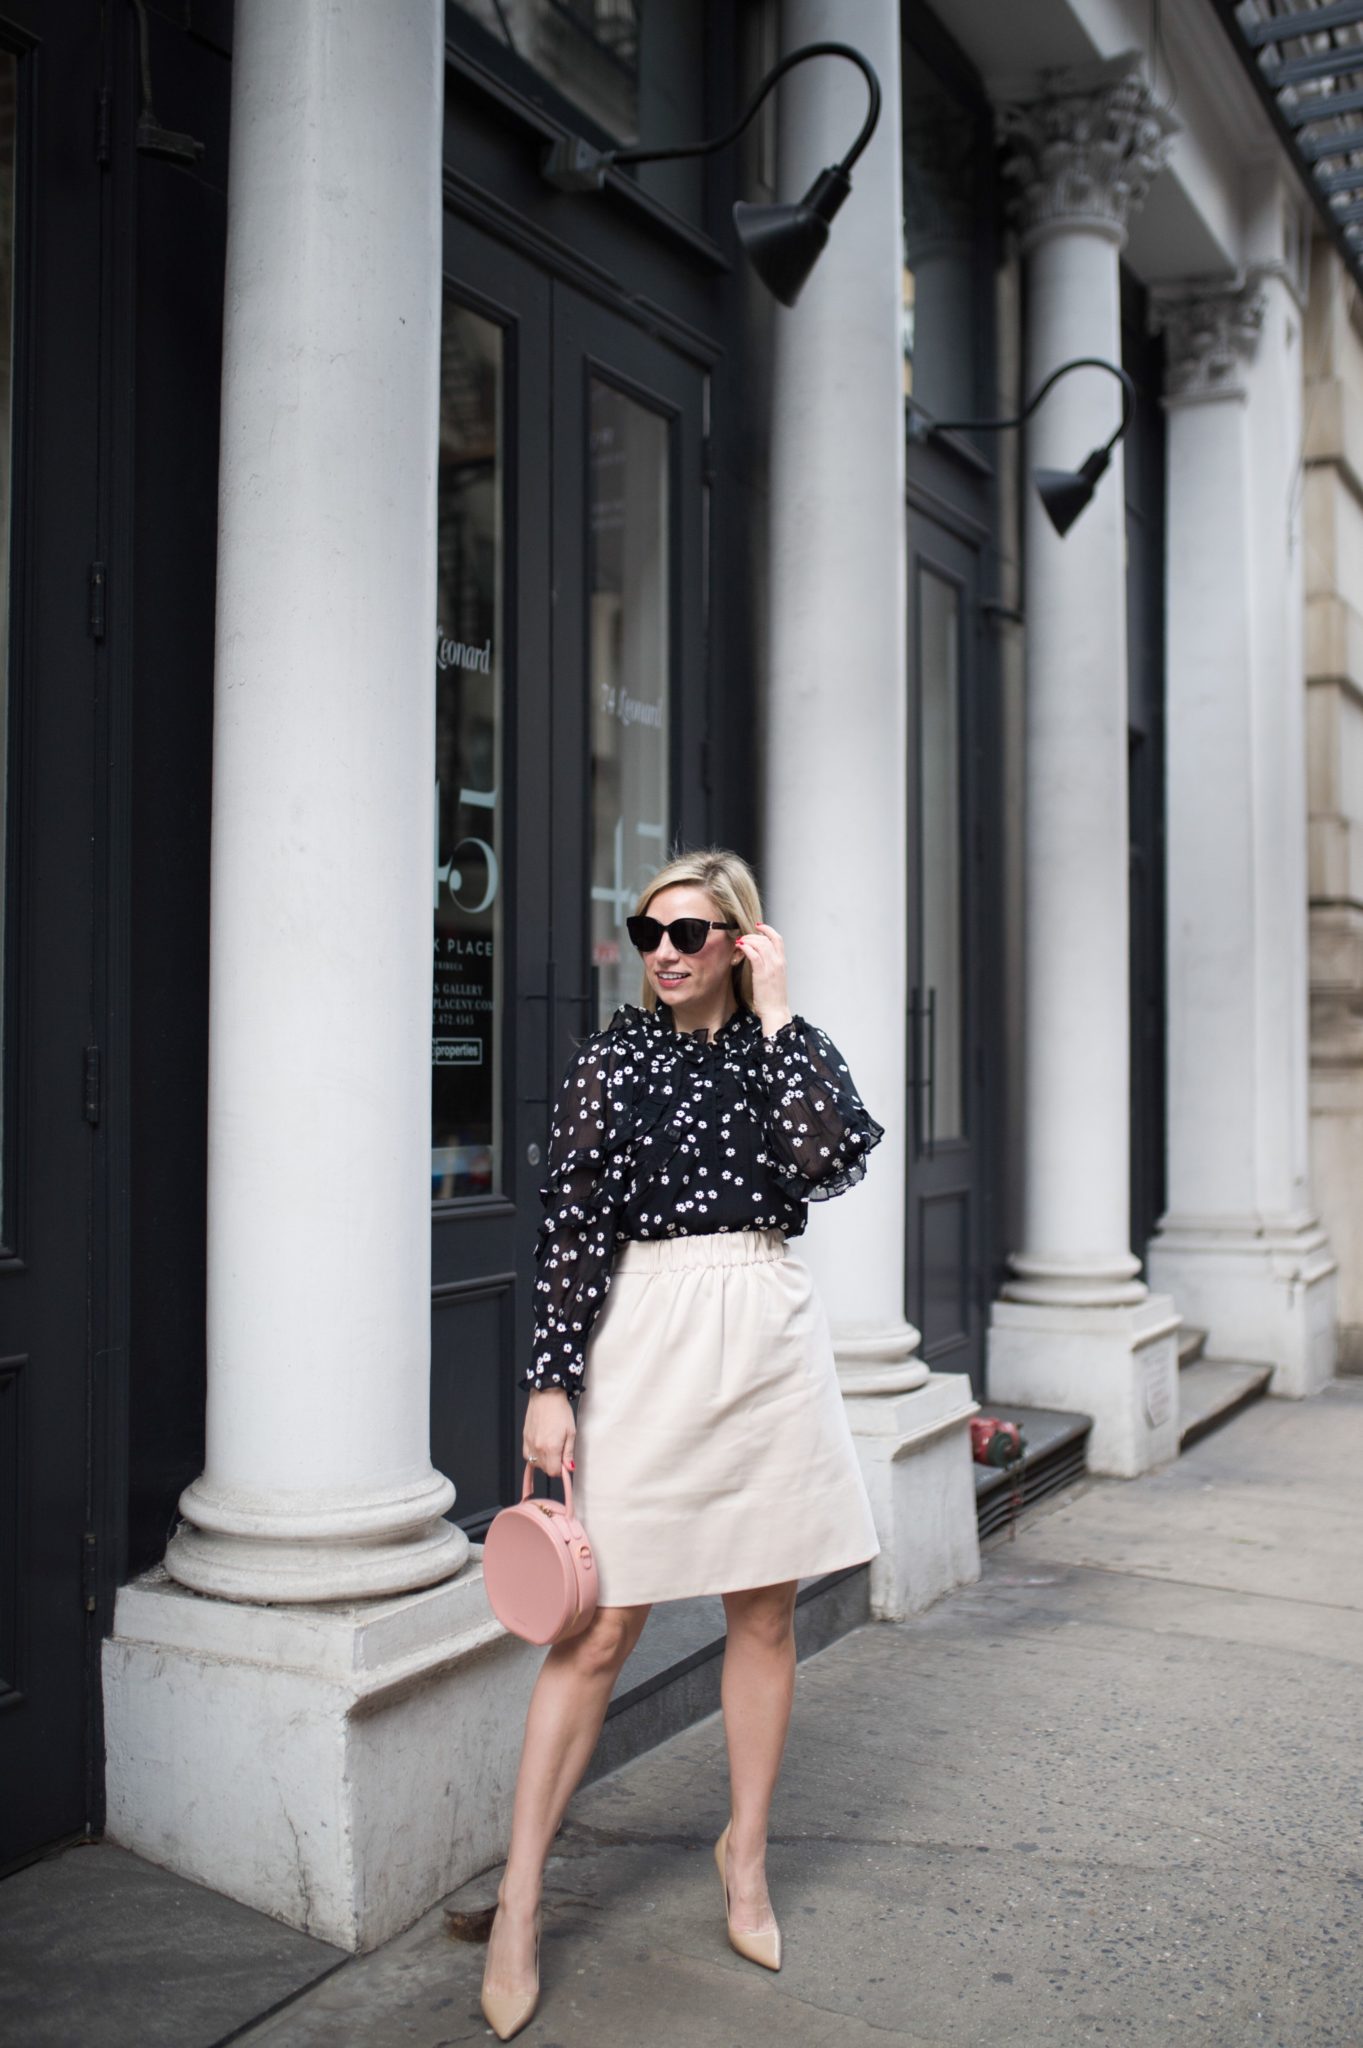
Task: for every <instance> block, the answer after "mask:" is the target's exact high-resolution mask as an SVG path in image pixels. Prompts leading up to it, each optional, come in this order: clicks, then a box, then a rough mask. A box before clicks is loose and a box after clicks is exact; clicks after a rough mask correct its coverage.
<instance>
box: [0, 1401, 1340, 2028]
mask: <svg viewBox="0 0 1363 2048" xmlns="http://www.w3.org/2000/svg"><path fill="white" fill-rule="evenodd" d="M1361 1473H1363V1380H1339V1381H1336V1382H1334V1383H1333V1384H1332V1385H1331V1386H1330V1387H1329V1388H1327V1389H1326V1391H1325V1392H1324V1393H1323V1394H1322V1395H1321V1396H1320V1397H1319V1398H1318V1399H1316V1400H1314V1401H1310V1402H1306V1403H1300V1404H1297V1403H1288V1402H1268V1401H1263V1402H1260V1403H1259V1404H1258V1405H1257V1406H1255V1407H1253V1408H1251V1409H1249V1410H1247V1411H1246V1412H1245V1413H1243V1414H1242V1415H1240V1416H1238V1417H1236V1419H1235V1420H1234V1421H1233V1422H1232V1423H1230V1424H1229V1425H1228V1426H1227V1427H1226V1428H1224V1429H1222V1430H1220V1431H1219V1432H1217V1433H1216V1434H1215V1435H1213V1436H1210V1437H1208V1438H1206V1439H1205V1440H1204V1441H1203V1442H1201V1443H1199V1444H1198V1445H1197V1446H1196V1447H1195V1448H1194V1449H1192V1450H1191V1451H1189V1452H1188V1453H1186V1454H1185V1456H1184V1457H1183V1458H1182V1459H1181V1460H1180V1461H1179V1462H1178V1464H1177V1465H1175V1466H1173V1467H1171V1468H1169V1469H1168V1470H1166V1471H1164V1472H1162V1473H1158V1474H1155V1475H1153V1476H1151V1477H1147V1478H1144V1479H1139V1480H1135V1481H1127V1482H1120V1481H1090V1482H1087V1483H1086V1484H1085V1485H1084V1486H1083V1487H1082V1488H1081V1489H1077V1490H1076V1492H1075V1493H1073V1494H1072V1495H1070V1496H1069V1497H1068V1498H1062V1499H1061V1500H1060V1501H1059V1502H1058V1503H1057V1504H1056V1505H1055V1506H1054V1507H1053V1508H1052V1510H1051V1511H1050V1512H1049V1513H1043V1514H1041V1515H1038V1516H1036V1517H1035V1518H1033V1520H1032V1521H1031V1522H1030V1523H1029V1525H1028V1526H1026V1527H1025V1528H1024V1529H1023V1531H1022V1532H1021V1533H1020V1534H1019V1535H1018V1536H1017V1537H1016V1539H1015V1540H1012V1541H1009V1540H1006V1539H1000V1540H998V1541H997V1542H996V1543H995V1544H994V1545H993V1546H992V1547H991V1548H990V1549H989V1550H987V1551H986V1554H985V1564H984V1573H983V1577H982V1579H981V1581H980V1583H979V1584H978V1585H976V1586H974V1587H971V1588H968V1589H966V1590H965V1591H963V1592H961V1593H958V1594H955V1595H953V1596H952V1597H950V1598H949V1599H947V1600H944V1601H943V1602H941V1603H940V1604H939V1605H938V1606H937V1607H935V1608H934V1609H933V1610H932V1611H931V1612H929V1613H928V1614H927V1615H925V1616H923V1617H921V1618H919V1619H918V1620H916V1621H913V1622H909V1623H906V1624H903V1625H901V1626H886V1625H883V1624H881V1625H875V1624H873V1625H868V1626H866V1627H862V1628H860V1629H858V1630H856V1631H855V1632H854V1633H853V1634H852V1635H850V1636H847V1637H844V1638H843V1639H842V1640H840V1641H839V1642H837V1643H835V1644H833V1645H832V1646H831V1647H830V1648H828V1649H826V1650H824V1651H822V1652H821V1653H819V1654H818V1655H817V1656H816V1657H814V1658H812V1659H811V1660H810V1661H809V1662H807V1663H805V1664H803V1665H802V1666H801V1669H800V1677H799V1682H798V1686H797V1695H796V1707H795V1718H794V1723H793V1726H792V1730H791V1738H790V1744H789V1749H788V1753H787V1763H786V1768H785V1772H784V1775H783V1777H782V1781H781V1787H780V1790H779V1793H778V1797H777V1805H776V1809H775V1813H774V1816H773V1828H772V1845H771V1854H770V1860H769V1874H770V1879H771V1888H772V1895H773V1899H774V1902H775V1905H776V1908H777V1911H778V1913H779V1914H780V1916H781V1920H782V1925H783V1928H784V1932H785V1956H786V1960H785V1967H784V1968H783V1970H782V1971H781V1972H780V1974H779V1975H777V1976H772V1975H769V1974H768V1973H766V1972H764V1971H760V1970H758V1969H756V1968H754V1967H753V1966H752V1965H751V1964H749V1963H745V1962H743V1961H742V1960H741V1959H740V1958H739V1957H737V1956H735V1955H734V1954H733V1953H732V1952H731V1951H730V1949H729V1948H728V1946H727V1944H726V1942H725V1939H724V1924H723V1914H722V1907H721V1901H720V1892H719V1880H718V1877H717V1875H716V1872H715V1869H714V1865H713V1862H712V1860H711V1855H710V1844H711V1842H712V1841H713V1839H714V1837H715V1836H716V1835H717V1834H718V1832H719V1830H720V1828H721V1826H722V1825H723V1822H724V1819H725V1815H726V1811H727V1806H726V1789H725V1787H726V1772H725V1760H724V1749H723V1735H722V1728H721V1725H720V1722H719V1720H718V1718H717V1717H715V1718H712V1719H711V1720H709V1721H706V1722H703V1723H701V1724H700V1725H699V1726H697V1727H695V1728H693V1729H690V1730H688V1731H687V1732H686V1733H684V1734H682V1735H680V1736H677V1737H676V1738H674V1739H673V1740H672V1741H670V1742H668V1743H667V1744H665V1745H664V1746H663V1747H662V1748H660V1749H657V1750H654V1751H652V1752H650V1753H649V1754H647V1755H645V1756H642V1757H640V1758H638V1759H637V1760H636V1761H634V1762H633V1763H630V1764H627V1765H626V1766H625V1767H624V1768H623V1769H621V1770H619V1771H618V1772H616V1773H614V1774H613V1775H612V1776H610V1777H608V1778H604V1779H602V1780H600V1781H599V1782H598V1783H596V1784H594V1785H591V1786H588V1787H586V1788H585V1789H584V1790H583V1791H581V1792H580V1793H579V1794H578V1796H577V1797H576V1798H575V1800H574V1801H573V1804H572V1806H571V1808H570V1810H569V1817H568V1820H567V1823H566V1824H565V1827H564V1830H563V1833H562V1835H561V1837H560V1841H559V1845H558V1853H557V1854H556V1856H555V1858H554V1859H553V1862H552V1863H551V1866H550V1870H549V1875H548V1886H547V1890H546V1895H545V1934H544V1950H543V1959H542V1977H543V1995H542V1999H541V2004H540V2010H539V2013H538V2014H537V2016H536V2018H535V2020H534V2021H533V2022H532V2024H531V2025H530V2026H529V2027H528V2028H527V2029H526V2030H525V2032H524V2033H523V2034H522V2035H521V2036H519V2037H518V2038H519V2039H520V2040H522V2041H524V2042H525V2044H526V2048H550V2044H556V2048H615V2044H619V2048H740V2044H741V2048H754V2044H756V2048H763V2044H768V2043H770V2044H773V2048H775V2044H779V2048H861V2044H869V2043H873V2042H874V2043H878V2044H884V2048H889V2044H892V2043H896V2042H905V2043H910V2042H911V2043H933V2044H942V2048H945V2044H952V2048H958V2044H959V2048H975V2044H984V2043H988V2044H991V2048H993V2044H1001V2048H1002V2044H1018V2048H1022V2044H1026V2048H1031V2044H1034V2043H1039V2042H1056V2043H1070V2042H1076V2043H1077V2042H1089V2041H1108V2042H1124V2043H1140V2044H1149V2048H1155V2044H1159V2048H1166V2044H1170V2043H1178V2044H1183V2043H1197V2044H1204V2043H1205V2044H1217V2048H1243V2044H1245V2043H1267V2044H1278V2048H1316V2044H1321V2048H1325V2044H1329V2048H1349V2044H1353V2048H1363V1745H1361V1744H1360V1723H1361V1722H1363V1480H1361V1479H1360V1474H1361ZM470 1890H471V1891H476V1888H470ZM299 1938H300V1939H301V1937H299ZM483 1954H484V1951H483V1949H482V1948H481V1947H480V1946H478V1945H477V1944H475V1943H470V1942H465V1941H460V1940H455V1939H452V1938H451V1936H450V1933H449V1931H448V1927H447V1922H446V1918H445V1914H444V1911H443V1909H441V1908H437V1909H435V1910H434V1911H433V1912H431V1913H429V1914H428V1915H427V1916H426V1917H425V1918H424V1919H423V1920H422V1921H420V1922H419V1923H418V1924H417V1925H416V1926H415V1927H413V1928H411V1929H410V1930H409V1931H408V1932H407V1933H406V1934H404V1935H402V1936H400V1937H399V1938H398V1939H397V1940H395V1941H393V1942H391V1943H389V1944H388V1945H387V1947H385V1948H384V1949H382V1950H379V1951H377V1952H376V1953H375V1954H373V1955H371V1956H365V1957H358V1958H353V1959H350V1960H347V1961H345V1962H343V1963H341V1965H340V1967H339V1968H331V1972H330V1974H329V1975H327V1976H325V1977H324V1978H322V1980H321V1981H320V1982H318V1983H316V1984H314V1985H313V1987H312V1988H311V1989H307V1990H304V1991H303V1992H302V1993H301V1995H299V1996H296V1997H294V1998H293V1999H292V2000H291V2002H290V2003H288V2004H287V2005H286V2006H285V2007H284V2008H283V2009H282V2010H278V2011H276V2012H275V2013H274V2014H273V2016H272V2017H269V2018H266V2019H263V2020H261V2021H259V2022H258V2023H256V2024H251V2025H247V2026H246V2027H245V2028H243V2029H240V2030H236V2031H234V2032H233V2034H232V2035H231V2036H230V2037H227V2038H232V2039H236V2040H241V2041H243V2042H250V2043H252V2044H261V2048H264V2044H269V2048H314V2044H315V2048H323V2044H325V2048H390V2044H391V2048H397V2044H399V2043H400V2044H402V2048H448V2044H453V2043H456V2042H458V2043H463V2042H474V2041H477V2042H482V2041H485V2040H491V2039H493V2038H494V2037H493V2036H492V2035H491V2033H490V2030H488V2029H487V2028H486V2026H485V2024H484V2022H483V2020H482V2017H481V2014H480V2012H479V2010H478V2002H477V2000H478V1984H479V1980H480V1977H481V1973H482V1962H483ZM333 1960H334V1957H333V1952H329V1951H327V1952H323V1953H322V1954H320V1955H319V1956H318V1958H317V1962H318V1965H319V1967H323V1968H325V1967H328V1966H329V1965H330V1964H331V1963H332V1962H333ZM262 1988H263V1987H262ZM270 2002H271V2001H270V1999H269V1998H268V1997H267V1996H262V1997H261V2000H260V2003H259V2004H258V2005H257V2007H256V2011H257V2012H258V2013H259V2012H263V2011H266V2010H268V2007H269V2004H270ZM0 2038H3V2039H5V2040H7V2041H8V2040H11V2039H14V2040H19V2039H22V2040H23V2041H24V2042H25V2044H26V2048H27V2044H28V2043H32V2044H33V2048H40V2044H41V2043H46V2042H49V2041H50V2042H53V2043H56V2042H59V2041H65V2040H70V2041H73V2042H74V2041H80V2042H81V2043H82V2044H83V2048H84V2044H89V2048H122V2043H123V2042H124V2041H125V2040H127V2041H129V2042H131V2041H133V2040H145V2039H148V2038H150V2034H149V2033H144V2034H142V2035H135V2034H132V2033H129V2034H124V2033H122V2032H117V2031H105V2030H103V2029H102V2028H101V2025H100V2021H99V2016H98V2014H97V2013H92V2014H90V2015H89V2016H88V2021H87V2024H85V2025H84V2026H83V2027H81V2028H80V2030H79V2031H73V2032H71V2033H69V2034H64V2033H51V2034H38V2033H32V2032H25V2033H23V2034H22V2035H21V2034H10V2033H8V2032H6V2031H5V2029H4V2021H3V2006H0ZM157 2038H160V2036H159V2035H158V2036H157ZM218 2038H219V2039H221V2038H225V2037H222V2036H219V2037H218ZM200 2039H202V2037H200ZM183 2048H199V2041H198V2040H196V2041H195V2042H194V2043H192V2044H191V2043H190V2041H189V2040H188V2038H186V2039H185V2040H184V2043H183ZM203 2048H207V2041H206V2040H205V2041H204V2042H203Z"/></svg>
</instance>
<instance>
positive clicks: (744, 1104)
mask: <svg viewBox="0 0 1363 2048" xmlns="http://www.w3.org/2000/svg"><path fill="white" fill-rule="evenodd" d="M884 1135H885V1133H884V1128H883V1126H882V1125H880V1124H878V1123H877V1122H876V1120H875V1118H874V1117H873V1116H871V1115H870V1114H869V1112H868V1111H867V1110H866V1108H865V1106H864V1105H863V1103H862V1101H861V1098H860V1097H859V1096H858V1094H857V1091H856V1089H855V1087H854V1086H853V1084H852V1076H851V1075H850V1073H849V1072H848V1070H847V1064H846V1062H845V1061H844V1059H843V1058H842V1055H841V1054H840V1053H839V1051H838V1049H837V1047H836V1046H835V1045H834V1044H833V1043H832V1041H831V1040H830V1039H829V1038H828V1037H827V1035H826V1034H825V1033H824V1032H822V1031H820V1030H819V1029H818V1028H817V1027H816V1026H815V1025H813V1024H807V1023H806V1022H805V1020H804V1018H803V1017H800V1016H795V1017H792V1018H791V1020H790V1022H789V1023H788V1024H783V1025H782V1026H781V1028H780V1030H779V1031H774V1032H773V1033H772V1035H771V1037H770V1038H767V1037H765V1036H764V1035H763V1031H762V1024H761V1019H760V1018H759V1017H758V1016H757V1014H756V1013H755V1012H754V1011H752V1010H745V1009H738V1010H736V1011H735V1012H734V1014H733V1016H732V1017H730V1018H729V1019H728V1020H727V1021H726V1022H725V1023H724V1024H722V1025H721V1026H720V1028H719V1030H718V1031H717V1032H716V1033H715V1035H714V1037H713V1039H711V1038H709V1036H708V1034H707V1033H706V1032H705V1031H704V1030H700V1031H678V1030H677V1029H676V1027H675V1025H674V1024H673V1021H672V1013H671V1011H670V1010H669V1009H667V1007H666V1006H665V1005H660V1006H659V1008H658V1009H657V1010H645V1009H639V1008H636V1007H635V1006H634V1005H633V1004H631V1003H625V1004H623V1005H622V1006H621V1007H620V1008H619V1009H618V1010H617V1011H616V1012H615V1015H614V1016H613V1017H612V1018H611V1021H610V1023H609V1024H608V1025H607V1027H606V1029H605V1030H604V1031H596V1032H593V1033H592V1035H591V1037H590V1038H588V1039H586V1040H585V1041H584V1042H583V1044H582V1045H581V1046H580V1047H579V1049H578V1051H577V1053H576V1055H575V1057H574V1059H573V1063H572V1065H571V1066H570V1067H569V1069H568V1072H567V1073H566V1075H565V1076H564V1079H563V1085H562V1087H561V1089H560V1091H559V1097H558V1102H557V1104H556V1106H555V1110H554V1120H553V1127H552V1133H551V1137H550V1143H549V1179H548V1182H547V1184H546V1185H545V1186H544V1187H543V1188H541V1189H540V1199H541V1201H542V1202H543V1204H544V1211H545V1213H544V1217H543V1220H542V1221H541V1223H540V1229H539V1237H538V1240H537V1242H536V1245H535V1271H536V1278H535V1340H534V1361H533V1363H532V1365H531V1366H530V1368H529V1370H528V1371H527V1372H526V1373H524V1374H523V1375H522V1378H521V1382H520V1383H521V1385H522V1386H523V1387H530V1388H541V1387H562V1388H564V1389H565V1391H566V1392H567V1393H568V1394H569V1395H570V1396H571V1397H572V1398H573V1399H576V1397H577V1396H578V1395H579V1394H580V1393H581V1391H582V1385H583V1370H584V1367H583V1358H584V1353H585V1351H586V1348H587V1339H588V1337H589V1335H590V1333H591V1328H592V1324H593V1322H594V1321H595V1320H596V1317H597V1316H598V1315H599V1314H600V1312H601V1309H602V1306H603V1304H604V1302H605V1299H606V1294H607V1292H608V1290H609V1287H610V1276H611V1264H612V1261H613V1259H614V1257H615V1247H616V1245H617V1244H622V1243H624V1242H625V1240H626V1239H630V1238H646V1237H674V1236H677V1235H679V1234H681V1233H685V1234H687V1235H696V1236H700V1235H705V1234H706V1233H708V1232H711V1231H720V1230H781V1231H784V1233H785V1235H786V1236H787V1237H798V1236H799V1235H800V1234H801V1232H802V1231H803V1230H804V1227H805V1221H806V1214H805V1209H806V1204H807V1203H808V1202H810V1201H827V1200H828V1199H829V1198H830V1197H831V1196H833V1195H840V1194H842V1193H843V1191H844V1190H845V1189H847V1188H850V1187H855V1185H856V1183H857V1182H858V1181H859V1180H860V1179H861V1178H862V1176H863V1174H864V1173H865V1171H866V1155H867V1153H868V1152H870V1150H871V1148H872V1146H874V1145H877V1144H879V1142H880V1140H881V1138H882V1137H884Z"/></svg>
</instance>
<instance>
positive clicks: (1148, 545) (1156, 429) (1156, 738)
mask: <svg viewBox="0 0 1363 2048" xmlns="http://www.w3.org/2000/svg"><path fill="white" fill-rule="evenodd" d="M1122 363H1123V366H1124V367H1125V369H1126V371H1127V373H1128V375H1129V376H1130V377H1131V378H1132V379H1133V381H1134V383H1135V386H1136V392H1137V406H1136V416H1135V419H1134V421H1133V422H1132V426H1131V431H1130V432H1129V433H1128V435H1127V437H1126V441H1125V444H1124V447H1123V455H1124V467H1125V477H1126V546H1127V554H1126V564H1127V566H1126V621H1127V625H1126V639H1127V706H1128V709H1127V766H1128V798H1127V800H1128V804H1129V807H1130V819H1129V829H1130V841H1129V844H1130V864H1129V878H1130V919H1131V964H1130V975H1131V1248H1132V1250H1133V1251H1134V1252H1135V1254H1136V1256H1137V1258H1139V1259H1140V1260H1141V1261H1142V1265H1143V1264H1144V1260H1145V1251H1146V1246H1147V1245H1148V1244H1149V1242H1150V1239H1151V1237H1152V1236H1153V1235H1154V1231H1155V1226H1156V1224H1157V1223H1158V1222H1159V1219H1160V1217H1161V1216H1162V1215H1163V1213H1164V1202H1165V1129H1164V1113H1165V1112H1164V1100H1165V1079H1164V1009H1165V996H1164V988H1165V943H1164V412H1163V409H1162V407H1161V404H1160V398H1161V391H1162V379H1163V343H1162V342H1161V341H1160V340H1159V339H1158V338H1157V337H1152V336H1151V335H1150V333H1149V331H1148V319H1147V294H1146V292H1145V290H1144V288H1143V287H1142V286H1141V285H1139V284H1138V283H1137V282H1136V280H1135V279H1134V278H1133V277H1132V276H1131V275H1130V273H1129V272H1128V271H1125V270H1124V271H1123V272H1122Z"/></svg>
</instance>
